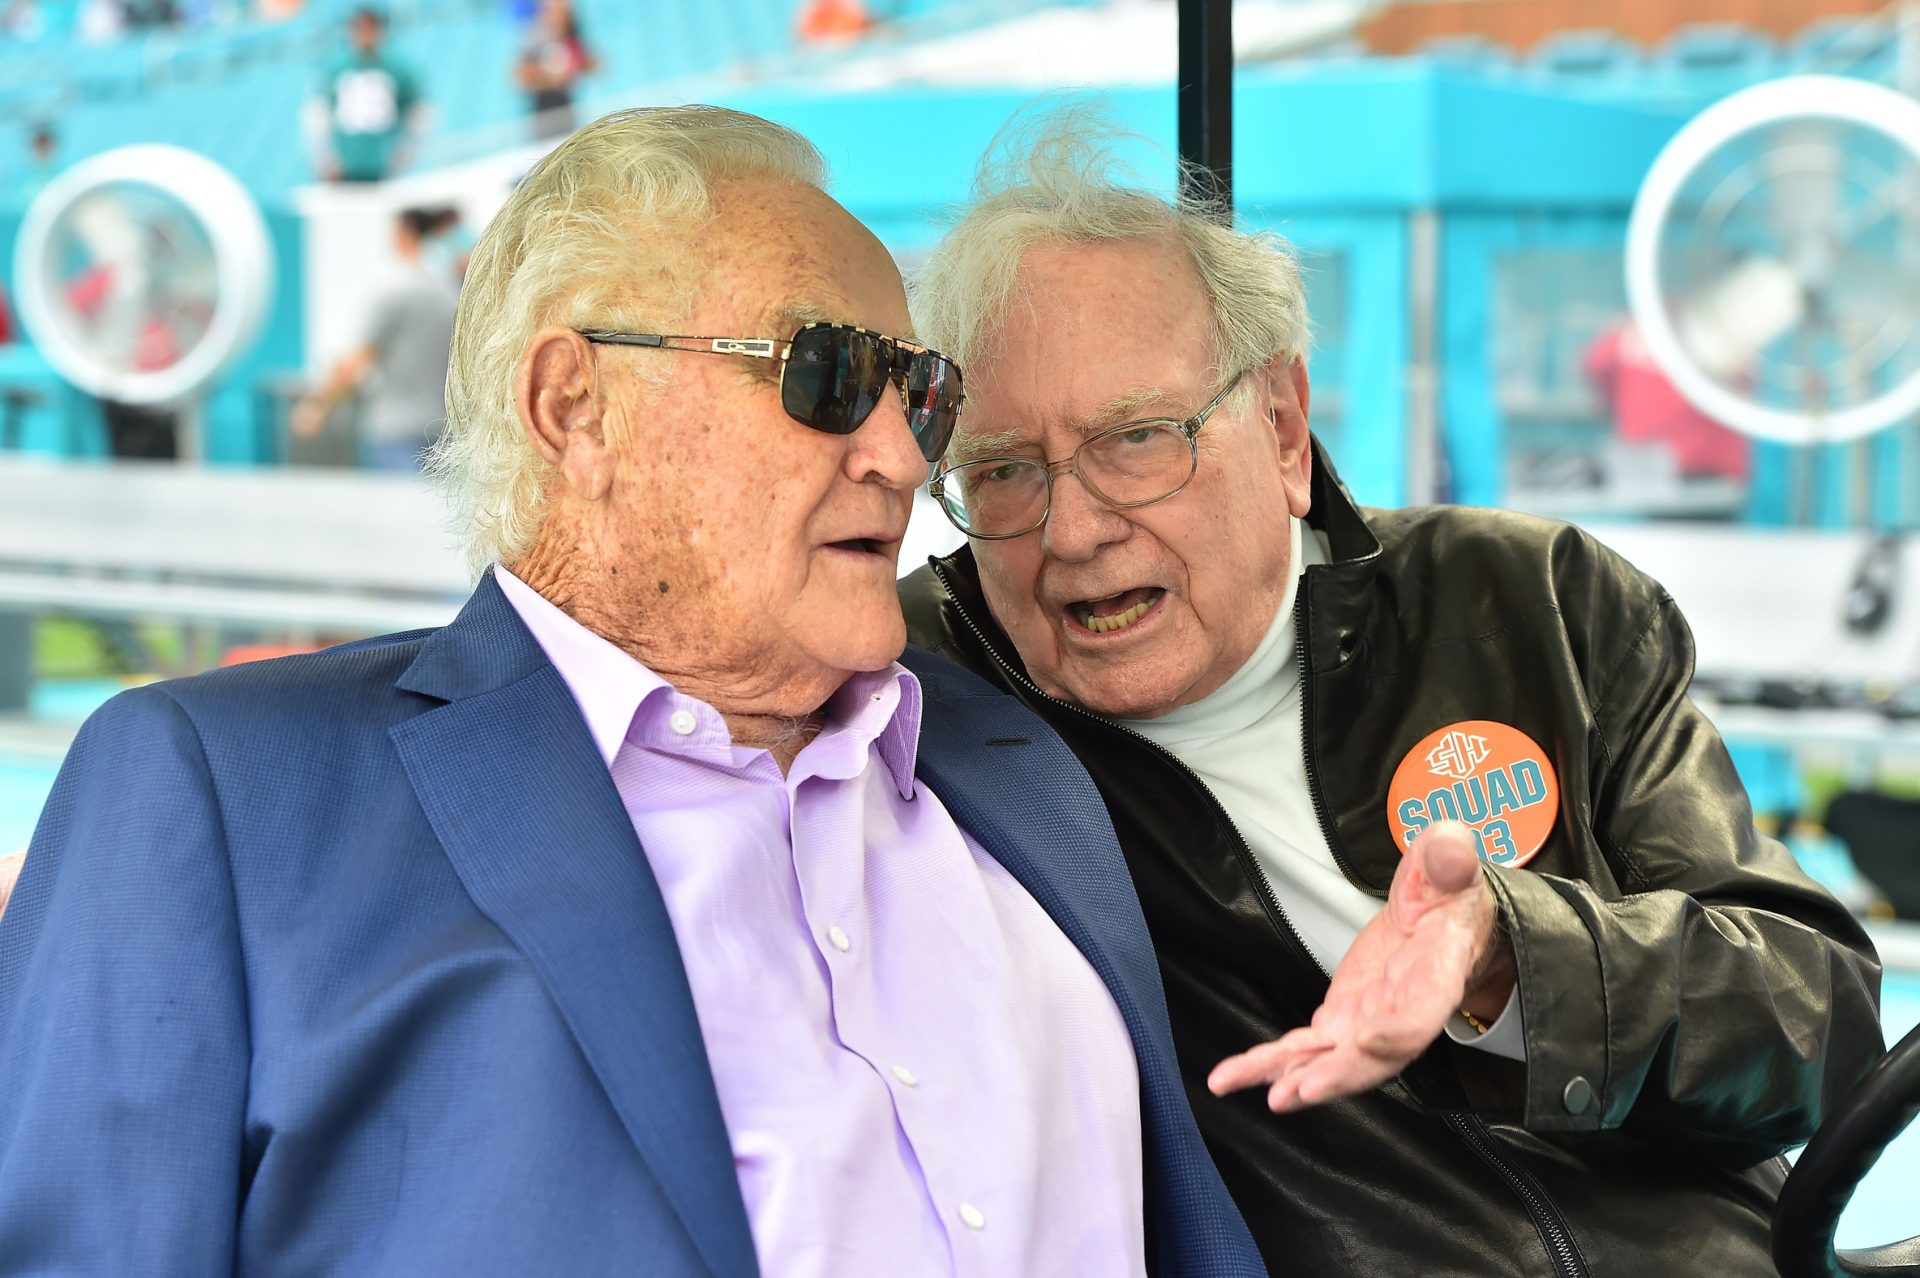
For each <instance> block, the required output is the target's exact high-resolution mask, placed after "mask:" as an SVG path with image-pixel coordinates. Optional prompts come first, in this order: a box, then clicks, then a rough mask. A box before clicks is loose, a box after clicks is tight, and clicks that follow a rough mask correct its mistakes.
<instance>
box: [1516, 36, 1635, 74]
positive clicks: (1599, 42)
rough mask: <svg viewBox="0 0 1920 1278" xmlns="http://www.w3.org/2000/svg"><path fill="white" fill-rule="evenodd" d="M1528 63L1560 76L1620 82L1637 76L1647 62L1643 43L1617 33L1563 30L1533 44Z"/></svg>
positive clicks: (1544, 71) (1547, 72)
mask: <svg viewBox="0 0 1920 1278" xmlns="http://www.w3.org/2000/svg"><path fill="white" fill-rule="evenodd" d="M1527 61H1528V64H1529V65H1530V66H1532V67H1533V69H1534V70H1536V71H1539V72H1542V73H1543V74H1546V75H1550V76H1554V77H1556V78H1559V79H1567V80H1584V81H1618V80H1624V79H1626V78H1628V77H1629V76H1633V75H1637V74H1638V73H1639V72H1640V71H1641V70H1642V69H1643V67H1644V65H1645V56H1644V55H1643V54H1642V53H1641V50H1640V46H1639V45H1637V44H1635V43H1634V42H1633V41H1631V40H1629V39H1627V38H1626V37H1625V36H1623V35H1620V34H1619V33H1617V32H1613V31H1605V30H1598V29H1595V30H1587V31H1561V32H1557V33H1555V34H1554V35H1550V36H1548V37H1547V38H1546V39H1544V40H1542V41H1541V42H1540V43H1539V44H1537V45H1535V46H1534V47H1533V51H1532V53H1530V54H1529V55H1528V58H1527Z"/></svg>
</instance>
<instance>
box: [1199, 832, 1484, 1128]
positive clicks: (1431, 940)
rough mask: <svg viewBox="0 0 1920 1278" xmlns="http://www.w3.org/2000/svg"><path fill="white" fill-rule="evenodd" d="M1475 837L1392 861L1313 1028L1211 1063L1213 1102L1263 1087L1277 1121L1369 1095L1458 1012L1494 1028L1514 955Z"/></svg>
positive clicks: (1462, 835) (1419, 847)
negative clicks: (1382, 895)
mask: <svg viewBox="0 0 1920 1278" xmlns="http://www.w3.org/2000/svg"><path fill="white" fill-rule="evenodd" d="M1498 914H1499V910H1498V907H1497V905H1496V904H1495V902H1494V898H1493V889H1492V888H1491V887H1489V886H1488V885H1487V881H1486V878H1485V876H1484V875H1483V874H1482V872H1481V869H1480V858H1479V856H1478V855H1477V854H1476V853H1475V851H1474V836H1473V831H1472V830H1470V829H1468V828H1467V827H1466V826H1464V825H1460V824H1458V823H1456V822H1450V821H1449V822H1441V823H1440V824H1437V825H1434V826H1431V827H1429V828H1428V829H1427V830H1426V831H1425V833H1423V834H1422V835H1421V836H1420V838H1419V839H1418V840H1417V841H1416V842H1415V843H1414V845H1413V847H1412V848H1411V849H1410V850H1409V851H1408V853H1407V855H1406V856H1405V857H1403V858H1402V859H1401V862H1400V868H1399V869H1398V870H1397V871H1395V873H1394V876H1393V885H1392V886H1391V887H1390V888H1389V889H1388V892H1387V904H1386V907H1385V908H1384V909H1382V910H1381V911H1380V913H1378V914H1376V915H1375V916H1374V917H1373V919H1372V920H1371V921H1370V922H1369V923H1368V924H1367V925H1366V927H1364V928H1362V929H1361V931H1360V935H1359V936H1358V937H1356V938H1355V940H1354V942H1353V945H1352V947H1351V948H1350V949H1348V950H1347V953H1346V957H1344V958H1342V959H1341V960H1340V965H1339V966H1338V967H1337V968H1335V969H1334V972H1333V982H1332V984H1331V986H1329V988H1328V990H1327V997H1326V999H1325V1001H1324V1002H1322V1003H1321V1004H1320V1007H1319V1009H1318V1010H1317V1011H1315V1012H1314V1014H1313V1020H1312V1021H1311V1023H1309V1024H1307V1025H1303V1026H1301V1027H1300V1028H1299V1029H1297V1030H1293V1031H1291V1032H1290V1033H1287V1034H1283V1035H1281V1036H1280V1037H1279V1038H1277V1039H1275V1040H1274V1041H1273V1042H1271V1043H1264V1044H1262V1045H1261V1046H1259V1047H1255V1048H1252V1049H1250V1050H1248V1051H1245V1052H1242V1053H1241V1054H1240V1055H1238V1056H1231V1057H1228V1058H1227V1059H1226V1060H1224V1061H1221V1062H1220V1063H1219V1064H1218V1065H1216V1066H1214V1068H1213V1073H1212V1074H1210V1075H1209V1076H1208V1077H1207V1087H1208V1089H1209V1090H1210V1091H1212V1092H1213V1093H1214V1094H1215V1095H1216V1096H1224V1095H1225V1094H1226V1093H1228V1092H1234V1091H1239V1090H1240V1089H1242V1088H1246V1087H1252V1086H1255V1085H1256V1084H1265V1085H1267V1105H1268V1107H1269V1108H1271V1109H1272V1110H1274V1111H1275V1112H1276V1113H1280V1112H1284V1111H1287V1110H1293V1109H1302V1108H1304V1107H1306V1106H1308V1105H1317V1104H1320V1103H1321V1102H1323V1101H1329V1100H1334V1099H1336V1098H1338V1097H1341V1096H1350V1095H1352V1094H1354V1093H1355V1092H1363V1091H1367V1090H1369V1089H1371V1088H1374V1087H1378V1086H1379V1085H1380V1084H1381V1083H1384V1082H1385V1081H1386V1080H1387V1079H1389V1078H1392V1077H1393V1076H1394V1075H1395V1074H1398V1073H1399V1072H1400V1071H1401V1070H1403V1069H1405V1068H1406V1067H1407V1066H1408V1065H1409V1064H1411V1063H1412V1062H1413V1061H1414V1059H1415V1058H1417V1057H1418V1056H1419V1055H1420V1054H1421V1053H1422V1052H1424V1051H1425V1050H1426V1049H1427V1047H1428V1045H1430V1044H1431V1043H1432V1042H1433V1040H1434V1039H1436V1038H1438V1037H1439V1036H1440V1033H1441V1031H1442V1030H1444V1029H1445V1028H1446V1024H1447V1020H1448V1018H1449V1017H1451V1016H1452V1015H1453V1014H1454V1012H1455V1011H1456V1010H1458V1009H1460V1008H1463V1007H1464V1008H1465V1009H1466V1010H1468V1011H1470V1012H1472V1013H1473V1014H1474V1015H1475V1016H1478V1017H1481V1018H1483V1019H1485V1020H1489V1021H1490V1020H1492V1019H1494V1018H1495V1017H1497V1016H1498V1015H1499V1014H1500V1011H1501V1009H1502V1008H1503V1007H1505V1005H1506V1002H1507V998H1508V995H1509V994H1511V993H1512V990H1513V953H1512V950H1511V949H1510V948H1509V947H1508V944H1507V941H1506V938H1505V936H1504V935H1503V934H1501V933H1500V932H1499V930H1498V929H1497V928H1496V927H1495V921H1496V919H1497V918H1498Z"/></svg>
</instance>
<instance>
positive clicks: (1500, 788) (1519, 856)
mask: <svg viewBox="0 0 1920 1278" xmlns="http://www.w3.org/2000/svg"><path fill="white" fill-rule="evenodd" d="M1559 816H1560V784H1559V781H1558V780H1557V779H1556V778H1555V777H1554V775H1553V765H1552V764H1550V763H1548V762H1547V754H1546V751H1544V750H1542V749H1541V748H1540V746H1539V744H1538V743H1536V742H1535V741H1534V739H1533V738H1532V737H1529V736H1528V735H1527V734H1526V733H1524V732H1522V731H1520V730H1519V729H1518V728H1515V727H1511V726H1509V725H1508V724H1504V723H1495V722H1494V721H1493V720H1491V719H1468V720H1464V721H1462V722H1460V723H1450V724H1448V725H1447V726H1446V727H1444V728H1441V729H1440V730H1439V731H1438V732H1434V733H1430V734H1429V735H1427V736H1426V737H1424V738H1422V739H1421V741H1420V743H1419V744H1418V745H1416V746H1414V747H1413V749H1411V750H1409V751H1407V757H1406V758H1404V759H1402V760H1400V766H1399V767H1398V768H1396V769H1394V773H1393V782H1392V784H1390V785H1389V786H1388V787H1387V825H1388V827H1389V828H1391V829H1392V830H1393V836H1394V842H1395V844H1396V845H1398V847H1399V848H1400V851H1401V853H1402V854H1404V853H1405V852H1406V850H1407V849H1408V848H1409V847H1412V846H1413V841H1414V840H1415V839H1416V838H1418V837H1419V835H1420V832H1421V831H1422V830H1425V829H1426V828H1427V827H1428V826H1430V825H1432V824H1433V823H1434V822H1436V821H1461V822H1464V823H1466V824H1467V825H1470V826H1472V827H1473V830H1474V833H1475V835H1476V836H1477V837H1478V839H1479V842H1480V856H1481V857H1482V859H1484V860H1487V861H1491V862H1492V863H1493V864H1495V865H1506V866H1515V865H1525V864H1526V863H1527V862H1529V861H1531V860H1533V858H1534V857H1535V856H1536V855H1537V854H1538V853H1539V851H1540V848H1541V846H1542V845H1543V844H1545V843H1546V841H1547V834H1548V832H1549V831H1551V830H1552V829H1553V823H1554V821H1556V820H1557V819H1559Z"/></svg>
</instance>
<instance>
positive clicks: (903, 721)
mask: <svg viewBox="0 0 1920 1278" xmlns="http://www.w3.org/2000/svg"><path fill="white" fill-rule="evenodd" d="M494 575H495V578H496V579H497V580H498V582H499V584H500V587H501V589H502V590H503V591H504V592H505V594H506V596H507V599H508V600H509V601H510V602H511V603H512V605H513V607H514V609H515V611H517V612H518V613H519V615H520V617H521V619H522V620H523V621H524V622H525V623H526V625H527V628H528V629H529V630H530V631H531V632H532V633H533V637H534V639H535V640H536V641H538V643H539V644H540V646H541V648H542V649H543V650H544V651H545V652H546V654H547V656H548V658H549V659H550V660H551V661H552V662H553V664H554V667H555V668H556V669H557V670H558V671H559V673H560V676H561V677H562V679H564V680H565V681H566V684H567V687H568V688H569V689H570V690H571V692H572V693H573V697H574V700H575V701H576V702H577V703H578V704H579V706H580V712H581V714H582V715H583V717H584V718H585V720H586V723H587V727H588V729H589V731H590V732H591V733H592V736H593V739H594V741H595V742H596V744H597V745H598V746H599V749H600V754H601V757H602V758H604V759H605V760H606V761H607V765H608V767H609V769H610V770H611V772H612V776H613V781H614V784H615V786H616V788H617V789H618V790H619V792H620V797H621V800H622V801H623V802H624V804H625V806H626V809H627V813H628V815H629V816H630V817H631V818H632V820H633V828H634V831H635V833H636V834H638V835H639V837H640V843H641V845H642V847H644V848H645V849H646V855H647V860H648V862H649V864H650V865H651V867H652V869H653V873H654V877H655V878H656V879H657V880H658V882H659V884H660V890H661V893H662V895H663V896H664V897H665V899H666V905H667V912H668V914H669V915H670V916H671V918H672V920H673V930H674V935H675V938H676V940H677V941H678V944H679V947H680V953H681V958H682V961H683V962H684V964H685V966H686V972H687V980H688V983H689V984H690V986H691V987H692V990H693V1001H694V1006H695V1008H696V1010H697V1012H698V1014H699V1018H700V1031H701V1037H702V1039H703V1040H704V1042H705V1046H706V1050H707V1058H708V1061H709V1063H710V1065H711V1068H712V1070H713V1078H714V1083H715V1086H716V1088H717V1090H718V1092H719V1097H720V1108H721V1112H722V1114H723V1115H724V1116H725V1118H726V1124H727V1133H728V1137H729V1139H730V1141H731V1143H732V1147H733V1159H734V1167H735V1169H736V1171H737V1172H738V1174H739V1178H740V1191H741V1194H742V1196H743V1197H744V1199H745V1202H746V1208H747V1216H748V1220H749V1221H750V1222H751V1225H752V1229H753V1238H754V1247H755V1250H756V1252H757V1253H758V1257H759V1261H760V1267H761V1270H762V1272H764V1273H766V1274H769V1275H781V1276H785V1275H815V1274H819V1275H827V1274H833V1275H869V1274H874V1275H914V1276H918V1275H937V1274H952V1275H955V1278H961V1276H970V1275H982V1276H987V1275H991V1276H993V1278H1004V1276H1006V1275H1034V1276H1036V1278H1037V1276H1040V1275H1054V1274H1059V1275H1078V1274H1099V1275H1103V1276H1104V1275H1139V1274H1144V1272H1145V1249H1146V1243H1145V1235H1144V1226H1143V1216H1142V1200H1141V1145H1140V1100H1139V1091H1138V1077H1137V1074H1136V1072H1135V1067H1134V1059H1133V1049H1132V1045H1131V1041H1130V1040H1129V1038H1128V1035H1127V1030H1126V1026H1125V1024H1124V1022H1123V1021H1122V1020H1121V1018H1120V1014H1119V1011H1118V1009H1116V1008H1115V1006H1114V1004H1113V1000H1112V998H1111V997H1110V996H1109V995H1108V993H1107V990H1106V987H1105V985H1104V984H1102V982H1101V981H1100V978H1099V977H1098V976H1097V975H1096V974H1095V973H1094V971H1093V969H1092V968H1091V967H1090V966H1089V965H1088V963H1087V961H1086V960H1085V958H1083V957H1082V956H1081V954H1080V952H1079V950H1077V949H1076V948H1075V947H1074V946H1073V944H1072V942H1070V941H1069V940H1067V938H1066V937H1065V936H1064V935H1062V934H1061V932H1060V930H1059V929H1058V928H1057V927H1056V926H1055V925H1054V923H1053V921H1052V919H1050V918H1049V917H1048V915H1047V914H1046V912H1045V911H1044V910H1042V909H1041V908H1040V906H1039V905H1038V904H1037V903H1035V902H1034V900H1033V899H1032V898H1031V897H1030V896H1028V895H1027V893H1026V891H1025V889H1023V888H1022V887H1021V886H1020V885H1019V883H1017V882H1016V881H1015V880H1014V879H1013V877H1012V876H1011V875H1009V874H1008V873H1007V872H1006V871H1005V870H1004V869H1002V868H1001V866H1000V865H999V863H998V862H996V861H994V860H993V858H992V857H990V856H989V855H987V853H986V852H985V851H983V850H982V849H981V847H980V846H979V845H978V844H977V843H976V842H975V841H974V840H973V839H972V838H971V837H970V836H968V835H967V834H966V833H965V832H964V831H962V830H961V829H960V828H959V827H958V826H956V825H955V824H954V821H953V818H952V817H951V816H950V815H948V813H947V811H946V809H945V808H944V807H942V806H941V804H940V801H939V800H938V799H937V798H935V797H934V795H933V794H931V793H930V792H929V791H928V790H927V789H926V787H925V786H923V785H920V784H918V783H917V782H916V780H915V778H914V756H915V750H916V747H917V744H918V739H919V728H920V684H919V681H918V680H917V679H915V678H914V676H913V675H912V673H911V672H909V671H908V670H906V669H905V668H904V667H902V666H900V665H898V664H895V665H892V666H890V667H888V668H887V669H886V670H884V671H880V672H877V673H873V674H857V675H855V676H853V677H852V678H851V679H849V680H848V682H847V683H846V684H845V685H844V686H843V687H842V688H841V689H840V691H839V692H838V693H836V694H835V696H834V698H833V699H832V700H831V701H830V702H829V703H828V704H827V706H826V707H825V709H826V723H825V725H824V726H823V727H822V728H821V730H820V733H819V735H818V736H816V737H815V738H814V739H813V740H812V741H811V742H809V743H808V744H807V745H806V747H805V748H803V749H802V750H801V751H800V753H799V755H798V757H797V758H795V760H794V762H793V765H792V767H791V769H790V770H789V771H788V773H787V775H786V776H784V777H783V776H782V775H781V773H780V768H779V766H778V765H777V764H776V763H775V762H774V760H773V757H772V755H770V754H768V753H767V752H766V751H765V750H761V749H749V748H746V747H741V746H736V745H734V744H733V742H732V739H731V737H730V736H729V734H728V732H727V727H726V724H725V722H724V721H723V720H722V719H721V717H720V715H719V713H718V712H716V711H715V710H714V709H713V708H712V707H711V706H709V705H707V704H705V703H704V702H701V701H697V700H695V699H693V698H691V697H687V696H684V695H682V694H681V693H679V692H677V691H676V690H675V689H674V688H673V687H672V686H670V685H669V684H667V683H666V682H664V681H663V680H661V679H660V678H659V676H657V675H655V674H654V673H653V672H652V671H651V670H649V669H647V667H646V666H644V665H642V664H641V663H640V662H638V661H636V660H634V659H633V658H632V657H631V656H629V655H628V654H627V653H625V652H623V651H622V650H620V649H619V648H617V647H615V646H614V645H613V644H611V643H609V642H607V641H606V640H605V639H602V638H600V637H599V636H598V635H595V634H593V633H592V632H591V631H589V630H587V629H586V628H585V627H583V626H581V625H580V624H579V623H577V622H575V621H574V620H573V619H572V618H570V617H568V616H567V615H566V614H564V613H562V612H561V611H560V610H559V609H557V608H555V607H554V606H553V605H552V604H551V603H549V602H547V601H546V600H545V599H543V598H542V597H541V596H540V595H538V594H537V593H535V592H534V591H533V590H532V589H531V588H530V587H528V586H527V585H526V584H525V583H524V582H522V581H520V580H519V579H518V578H516V577H514V576H513V574H512V573H510V572H507V571H506V570H505V569H503V568H495V569H494Z"/></svg>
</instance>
